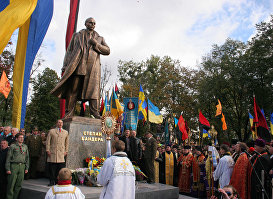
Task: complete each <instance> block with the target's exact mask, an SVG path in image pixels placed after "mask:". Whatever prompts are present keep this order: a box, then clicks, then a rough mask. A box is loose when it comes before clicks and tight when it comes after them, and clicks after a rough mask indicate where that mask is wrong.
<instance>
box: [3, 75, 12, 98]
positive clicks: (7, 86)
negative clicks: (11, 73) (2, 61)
mask: <svg viewBox="0 0 273 199" xmlns="http://www.w3.org/2000/svg"><path fill="white" fill-rule="evenodd" d="M10 89H11V87H10V83H9V80H8V78H7V75H6V73H5V71H3V72H2V76H1V80H0V93H3V95H4V96H5V98H8V95H9V92H10Z"/></svg>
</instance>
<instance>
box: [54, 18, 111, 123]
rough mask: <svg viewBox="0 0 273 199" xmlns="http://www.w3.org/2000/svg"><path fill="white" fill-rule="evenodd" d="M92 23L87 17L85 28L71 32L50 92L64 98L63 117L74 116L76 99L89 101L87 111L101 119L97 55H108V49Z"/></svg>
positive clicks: (99, 70)
mask: <svg viewBox="0 0 273 199" xmlns="http://www.w3.org/2000/svg"><path fill="white" fill-rule="evenodd" d="M95 25H96V22H95V20H94V19H93V18H88V19H86V21H85V26H86V29H83V30H81V31H79V32H77V33H74V34H73V36H72V39H71V41H70V44H69V46H68V48H67V51H66V54H65V58H64V63H63V68H62V72H63V76H62V78H61V80H60V82H59V83H58V84H57V86H56V87H55V88H54V89H53V90H52V91H51V93H52V94H53V95H55V96H57V97H59V98H61V99H65V100H66V114H65V118H67V117H69V116H73V115H74V110H75V106H76V103H77V101H79V100H82V101H84V102H85V101H89V108H90V114H91V115H93V116H94V117H95V118H100V115H99V100H100V78H101V65H100V54H102V55H109V54H110V48H109V47H108V46H107V44H106V43H105V41H104V38H103V37H101V36H100V35H99V34H98V33H97V32H96V31H95V30H94V29H95Z"/></svg>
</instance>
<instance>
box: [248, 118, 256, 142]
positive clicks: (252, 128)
mask: <svg viewBox="0 0 273 199" xmlns="http://www.w3.org/2000/svg"><path fill="white" fill-rule="evenodd" d="M248 117H249V123H250V129H251V132H252V137H253V139H256V135H257V134H256V132H255V130H254V129H255V128H254V125H253V119H254V117H253V116H252V115H251V114H250V113H248Z"/></svg>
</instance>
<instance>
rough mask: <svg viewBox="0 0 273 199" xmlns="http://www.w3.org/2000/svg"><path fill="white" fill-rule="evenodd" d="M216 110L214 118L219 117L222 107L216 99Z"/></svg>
mask: <svg viewBox="0 0 273 199" xmlns="http://www.w3.org/2000/svg"><path fill="white" fill-rule="evenodd" d="M216 108H217V110H216V114H215V116H218V115H221V113H222V105H221V102H220V100H219V99H218V104H217V105H216Z"/></svg>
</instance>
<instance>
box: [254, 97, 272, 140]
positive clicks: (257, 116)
mask: <svg viewBox="0 0 273 199" xmlns="http://www.w3.org/2000/svg"><path fill="white" fill-rule="evenodd" d="M253 123H254V125H255V126H256V127H257V135H258V137H260V138H262V139H264V140H265V141H267V142H270V141H271V137H270V133H269V129H268V126H267V123H266V119H265V117H264V114H263V113H262V111H261V109H260V107H259V106H258V105H257V103H256V99H255V97H254V118H253Z"/></svg>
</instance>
